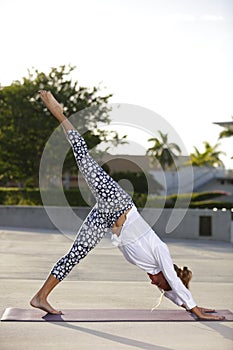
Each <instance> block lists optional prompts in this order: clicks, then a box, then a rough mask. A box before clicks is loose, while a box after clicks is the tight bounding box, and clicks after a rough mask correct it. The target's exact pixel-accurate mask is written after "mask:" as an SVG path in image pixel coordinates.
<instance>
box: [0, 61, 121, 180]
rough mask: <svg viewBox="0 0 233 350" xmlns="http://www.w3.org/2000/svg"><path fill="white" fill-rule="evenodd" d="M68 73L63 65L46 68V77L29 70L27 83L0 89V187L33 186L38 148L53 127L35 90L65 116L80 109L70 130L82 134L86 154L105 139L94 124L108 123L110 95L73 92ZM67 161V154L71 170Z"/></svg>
mask: <svg viewBox="0 0 233 350" xmlns="http://www.w3.org/2000/svg"><path fill="white" fill-rule="evenodd" d="M74 69H75V67H72V66H68V67H66V66H65V65H64V66H60V67H59V68H51V70H50V72H49V73H48V74H45V73H43V72H39V71H38V70H36V69H33V70H32V71H28V77H24V78H22V81H14V82H13V83H12V84H11V85H10V86H6V87H1V88H0V181H1V183H2V184H4V183H5V182H6V181H8V180H13V181H20V182H21V183H22V184H25V182H26V181H27V180H28V179H34V180H33V181H34V184H35V185H37V184H38V169H39V164H40V159H41V155H42V152H43V149H44V146H45V144H46V141H47V140H48V138H49V136H50V135H51V133H52V132H53V131H54V129H55V128H56V127H57V126H58V123H57V122H56V120H55V119H54V118H52V117H51V114H50V112H49V111H48V110H47V109H46V108H45V106H44V105H43V103H42V102H41V100H40V99H39V95H38V91H39V90H41V89H46V90H50V91H51V92H52V93H53V94H54V95H55V97H56V98H57V99H58V100H59V101H60V102H61V103H62V104H64V106H65V107H64V111H65V114H66V115H67V116H70V115H72V114H74V113H76V112H79V111H82V110H84V109H85V112H83V113H82V112H80V113H79V114H80V115H79V118H78V121H77V125H75V126H76V127H77V128H78V129H79V130H80V132H81V133H82V132H84V130H88V131H87V132H85V134H84V138H85V140H86V142H87V143H88V146H89V147H90V148H92V147H94V146H96V145H97V144H99V143H100V142H101V141H102V140H104V138H105V137H106V133H104V132H101V131H100V132H99V133H98V128H97V123H98V122H104V123H109V122H110V120H109V116H108V111H109V108H108V106H107V102H108V99H109V97H110V96H111V95H107V96H100V89H99V88H98V87H93V88H86V87H82V86H78V82H77V81H76V82H73V81H72V78H71V73H72V72H73V70H74ZM88 107H90V108H88ZM86 108H87V109H86ZM114 141H115V140H114ZM65 142H66V141H65ZM119 142H120V141H119ZM54 157H56V155H54ZM71 158H72V157H71V152H70V156H68V157H67V160H66V164H65V166H66V167H73V166H74V162H73V160H71ZM72 164H73V165H72Z"/></svg>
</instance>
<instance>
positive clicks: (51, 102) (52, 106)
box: [39, 90, 64, 120]
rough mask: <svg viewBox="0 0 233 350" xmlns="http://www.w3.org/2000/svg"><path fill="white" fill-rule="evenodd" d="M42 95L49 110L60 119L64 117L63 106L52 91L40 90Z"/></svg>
mask: <svg viewBox="0 0 233 350" xmlns="http://www.w3.org/2000/svg"><path fill="white" fill-rule="evenodd" d="M39 93H40V97H41V99H42V101H43V102H44V104H45V105H46V107H47V108H48V109H49V111H50V112H51V113H52V114H53V115H54V117H56V118H57V119H59V120H60V118H62V117H64V115H63V108H62V106H61V105H60V103H59V102H58V101H57V100H56V99H55V98H54V96H53V95H52V94H51V92H50V91H45V90H41V91H39Z"/></svg>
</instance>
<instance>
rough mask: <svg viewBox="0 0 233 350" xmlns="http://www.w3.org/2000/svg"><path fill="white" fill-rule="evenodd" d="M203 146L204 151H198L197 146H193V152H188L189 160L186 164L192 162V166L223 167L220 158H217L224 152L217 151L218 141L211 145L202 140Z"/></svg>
mask: <svg viewBox="0 0 233 350" xmlns="http://www.w3.org/2000/svg"><path fill="white" fill-rule="evenodd" d="M203 144H204V146H205V150H204V152H202V153H201V152H200V151H199V150H198V149H197V147H195V146H194V152H193V153H191V154H190V158H191V159H190V161H189V162H187V163H186V164H192V165H193V166H215V167H218V166H219V167H224V164H223V162H222V160H221V159H220V158H219V156H220V155H221V154H225V152H222V151H218V150H217V148H218V147H219V143H217V144H216V145H214V146H211V145H210V143H209V142H207V141H204V142H203Z"/></svg>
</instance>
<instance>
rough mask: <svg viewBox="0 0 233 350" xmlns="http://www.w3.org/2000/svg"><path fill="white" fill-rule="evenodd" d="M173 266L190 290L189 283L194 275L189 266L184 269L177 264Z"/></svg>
mask: <svg viewBox="0 0 233 350" xmlns="http://www.w3.org/2000/svg"><path fill="white" fill-rule="evenodd" d="M173 266H174V269H175V271H176V274H177V276H178V277H179V278H180V279H181V281H182V282H183V284H184V285H185V287H186V288H188V289H189V282H190V281H191V278H192V275H193V273H192V271H191V270H189V269H188V268H187V266H184V267H183V268H180V267H178V266H177V265H176V264H173Z"/></svg>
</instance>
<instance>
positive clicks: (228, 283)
mask: <svg viewBox="0 0 233 350" xmlns="http://www.w3.org/2000/svg"><path fill="white" fill-rule="evenodd" d="M0 241H1V246H0V250H1V260H0V262H1V266H0V271H1V272H0V274H1V284H0V312H1V314H2V313H3V311H4V309H5V308H6V307H20V308H29V307H30V306H29V305H28V300H29V299H30V297H31V296H32V295H33V294H34V293H35V291H36V290H37V289H38V288H39V287H40V286H41V284H42V282H43V280H44V279H45V278H46V277H47V274H48V272H49V270H50V268H51V267H52V266H53V263H54V262H56V260H57V259H58V258H59V257H60V256H61V255H63V254H64V253H65V252H66V251H67V250H68V249H69V247H70V245H71V239H70V238H68V237H67V236H64V235H61V234H59V233H49V232H29V231H12V230H5V229H2V230H0ZM166 242H167V243H168V246H169V248H170V251H171V254H172V257H173V260H174V262H176V263H177V264H180V265H187V266H189V267H190V268H191V269H192V270H193V272H194V277H193V281H192V283H191V292H192V294H193V296H194V299H195V300H196V301H197V303H198V304H199V305H201V306H206V307H215V308H218V309H230V310H233V298H232V295H233V274H232V267H233V259H232V257H233V255H232V244H230V243H223V242H212V241H204V240H200V241H193V240H171V239H169V240H167V241H166ZM159 295H160V294H159V292H158V291H157V289H156V287H154V286H152V285H150V283H149V280H148V278H147V276H146V275H145V273H144V272H142V271H141V270H139V269H138V268H136V267H135V266H133V265H130V264H129V263H127V262H125V260H124V258H123V257H122V256H121V253H120V252H119V251H118V250H117V249H116V248H114V247H112V246H111V244H110V242H109V240H108V239H104V240H103V241H102V242H101V243H100V245H99V246H98V247H96V249H95V250H93V251H92V252H91V253H90V254H89V256H88V257H87V258H86V259H84V260H83V262H82V263H80V265H79V266H78V267H76V268H75V269H74V270H73V271H72V272H71V274H70V275H69V276H68V277H67V278H66V280H65V281H63V282H62V283H61V284H59V285H58V287H57V288H56V289H55V290H54V292H53V294H52V295H51V297H50V301H51V303H52V304H53V305H54V306H55V307H57V308H59V309H62V308H146V309H150V308H151V307H152V306H153V305H154V304H155V303H156V302H157V299H158V297H159ZM160 308H161V309H176V306H175V305H173V304H172V303H171V302H170V301H169V300H164V301H163V303H162V305H161V306H160ZM184 312H185V311H184ZM0 337H1V339H0V350H10V349H16V350H27V349H30V350H31V349H33V350H41V349H43V350H47V349H49V350H53V349H56V350H60V349H65V350H73V349H75V350H77V349H81V350H86V349H87V350H90V349H95V350H105V349H107V350H109V349H111V350H120V349H122V350H123V349H124V350H126V349H151V350H152V349H153V350H173V349H174V350H194V349H195V350H196V349H201V350H209V349H210V350H221V349H222V350H228V349H231V350H232V349H233V341H232V340H233V323H230V322H228V323H227V322H192V323H183V322H171V323H153V322H145V323H139V322H135V323H132V322H131V323H130V322H123V323H120V322H116V323H76V322H74V323H72V322H69V323H61V322H57V323H33V322H30V323H27V322H25V323H24V322H22V323H19V322H9V323H7V322H2V323H1V324H0Z"/></svg>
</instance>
